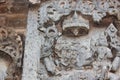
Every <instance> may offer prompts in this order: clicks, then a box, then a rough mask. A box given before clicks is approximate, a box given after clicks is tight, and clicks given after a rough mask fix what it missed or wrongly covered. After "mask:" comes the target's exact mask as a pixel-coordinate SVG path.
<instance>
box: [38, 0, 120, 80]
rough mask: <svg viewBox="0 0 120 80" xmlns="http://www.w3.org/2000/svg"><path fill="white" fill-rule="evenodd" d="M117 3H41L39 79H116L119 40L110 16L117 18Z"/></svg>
mask: <svg viewBox="0 0 120 80" xmlns="http://www.w3.org/2000/svg"><path fill="white" fill-rule="evenodd" d="M119 5H120V3H119V1H118V0H110V1H107V0H103V1H89V0H87V1H74V0H70V1H69V0H66V1H64V0H60V1H58V0H55V1H48V2H47V1H46V2H45V3H44V4H43V5H41V6H40V8H39V10H38V30H39V31H40V35H39V36H40V37H42V39H41V40H43V41H42V44H41V47H40V50H41V52H40V61H39V62H40V65H39V72H38V76H39V77H38V80H39V79H41V80H83V79H85V80H108V79H109V80H119V79H120V77H119V75H120V74H118V73H119V71H117V70H118V69H120V67H119V66H120V65H119V54H120V49H119V48H120V45H119V43H120V41H119V37H118V35H117V32H118V29H117V28H116V26H115V25H114V23H113V22H114V21H113V20H112V18H111V19H110V18H109V17H111V16H116V17H117V18H115V17H114V19H115V20H118V15H119ZM90 17H91V18H92V19H90ZM108 19H109V20H108ZM104 21H106V22H104Z"/></svg>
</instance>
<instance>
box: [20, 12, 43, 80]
mask: <svg viewBox="0 0 120 80" xmlns="http://www.w3.org/2000/svg"><path fill="white" fill-rule="evenodd" d="M41 40H42V37H40V36H39V32H38V30H37V12H36V10H35V11H34V10H30V11H29V13H28V25H27V34H26V42H25V53H24V64H23V74H22V80H38V79H37V75H38V74H37V71H38V65H39V59H40V47H41Z"/></svg>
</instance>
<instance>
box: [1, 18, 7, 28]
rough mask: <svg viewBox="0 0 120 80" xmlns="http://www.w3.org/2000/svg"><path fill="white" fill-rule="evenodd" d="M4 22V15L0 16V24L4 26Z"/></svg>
mask: <svg viewBox="0 0 120 80" xmlns="http://www.w3.org/2000/svg"><path fill="white" fill-rule="evenodd" d="M5 23H6V17H5V16H0V26H5Z"/></svg>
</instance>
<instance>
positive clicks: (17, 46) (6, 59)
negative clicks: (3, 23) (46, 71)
mask: <svg viewBox="0 0 120 80" xmlns="http://www.w3.org/2000/svg"><path fill="white" fill-rule="evenodd" d="M22 53H23V45H22V40H21V37H20V36H19V35H18V34H17V33H15V32H14V31H13V30H12V29H6V28H4V27H0V80H20V77H21V67H22V63H21V61H22Z"/></svg>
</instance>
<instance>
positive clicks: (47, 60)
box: [44, 57, 55, 74]
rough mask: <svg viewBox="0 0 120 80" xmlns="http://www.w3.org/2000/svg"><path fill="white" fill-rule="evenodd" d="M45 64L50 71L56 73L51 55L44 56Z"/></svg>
mask: <svg viewBox="0 0 120 80" xmlns="http://www.w3.org/2000/svg"><path fill="white" fill-rule="evenodd" d="M44 64H45V66H46V69H47V71H48V72H50V73H51V74H55V64H54V62H53V61H52V59H51V58H49V57H46V58H44Z"/></svg>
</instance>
